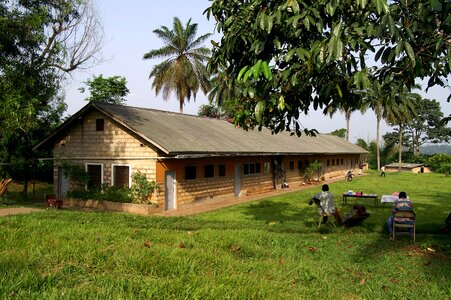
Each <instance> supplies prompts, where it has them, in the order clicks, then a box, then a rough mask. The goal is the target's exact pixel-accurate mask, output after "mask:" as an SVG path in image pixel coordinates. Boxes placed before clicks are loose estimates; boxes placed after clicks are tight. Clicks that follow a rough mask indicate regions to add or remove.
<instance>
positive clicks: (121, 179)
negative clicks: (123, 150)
mask: <svg viewBox="0 0 451 300" xmlns="http://www.w3.org/2000/svg"><path fill="white" fill-rule="evenodd" d="M112 169H113V184H112V185H113V186H119V187H124V186H125V187H130V166H115V165H113V166H112Z"/></svg>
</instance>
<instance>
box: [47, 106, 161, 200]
mask: <svg viewBox="0 0 451 300" xmlns="http://www.w3.org/2000/svg"><path fill="white" fill-rule="evenodd" d="M96 119H104V130H103V131H96ZM53 155H54V158H55V164H54V183H55V184H54V187H55V192H56V193H58V191H57V188H58V184H57V183H58V167H60V166H62V165H63V163H64V162H66V163H69V164H71V165H79V166H82V167H83V168H85V166H86V164H101V165H102V166H103V183H108V184H110V185H111V184H112V176H113V174H112V168H113V165H126V166H129V167H130V175H131V174H132V173H133V172H135V171H138V170H139V171H140V172H141V173H144V174H146V176H147V179H148V180H156V161H157V159H156V158H157V152H156V150H154V149H152V148H150V147H149V146H148V145H145V144H144V143H143V142H142V141H140V140H138V139H137V138H136V137H134V136H133V135H132V134H131V133H129V132H127V131H126V129H125V128H124V129H123V128H119V127H118V126H116V125H115V124H114V123H112V122H111V121H110V120H109V119H107V118H105V117H104V116H103V115H101V114H100V113H97V112H92V113H90V114H88V115H86V116H85V117H84V118H83V119H82V120H80V121H79V122H78V123H75V125H74V126H73V127H71V128H70V129H69V130H68V131H67V132H65V133H64V134H63V136H61V138H60V140H58V141H57V142H56V143H55V144H54V150H53ZM80 188H84V186H82V185H80V183H79V182H76V181H73V180H70V182H69V190H73V189H80Z"/></svg>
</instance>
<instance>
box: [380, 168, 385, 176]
mask: <svg viewBox="0 0 451 300" xmlns="http://www.w3.org/2000/svg"><path fill="white" fill-rule="evenodd" d="M382 176H384V177H385V166H382V167H381V177H382Z"/></svg>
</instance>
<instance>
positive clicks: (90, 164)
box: [85, 163, 104, 190]
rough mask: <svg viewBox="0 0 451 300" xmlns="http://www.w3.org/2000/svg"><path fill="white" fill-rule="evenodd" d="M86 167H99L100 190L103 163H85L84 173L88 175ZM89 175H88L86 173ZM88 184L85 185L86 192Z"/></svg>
mask: <svg viewBox="0 0 451 300" xmlns="http://www.w3.org/2000/svg"><path fill="white" fill-rule="evenodd" d="M88 166H100V188H102V185H103V177H104V167H103V163H85V171H86V173H88ZM88 174H89V173H88ZM88 188H89V184H88V183H86V184H85V189H86V190H88Z"/></svg>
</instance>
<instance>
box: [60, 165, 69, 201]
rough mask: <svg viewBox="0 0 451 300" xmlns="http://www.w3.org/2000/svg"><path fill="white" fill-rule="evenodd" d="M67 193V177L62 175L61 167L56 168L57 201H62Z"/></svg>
mask: <svg viewBox="0 0 451 300" xmlns="http://www.w3.org/2000/svg"><path fill="white" fill-rule="evenodd" d="M67 191H69V177H66V176H65V175H64V172H63V168H62V167H58V200H62V199H63V197H64V196H65V195H66V194H67Z"/></svg>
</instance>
